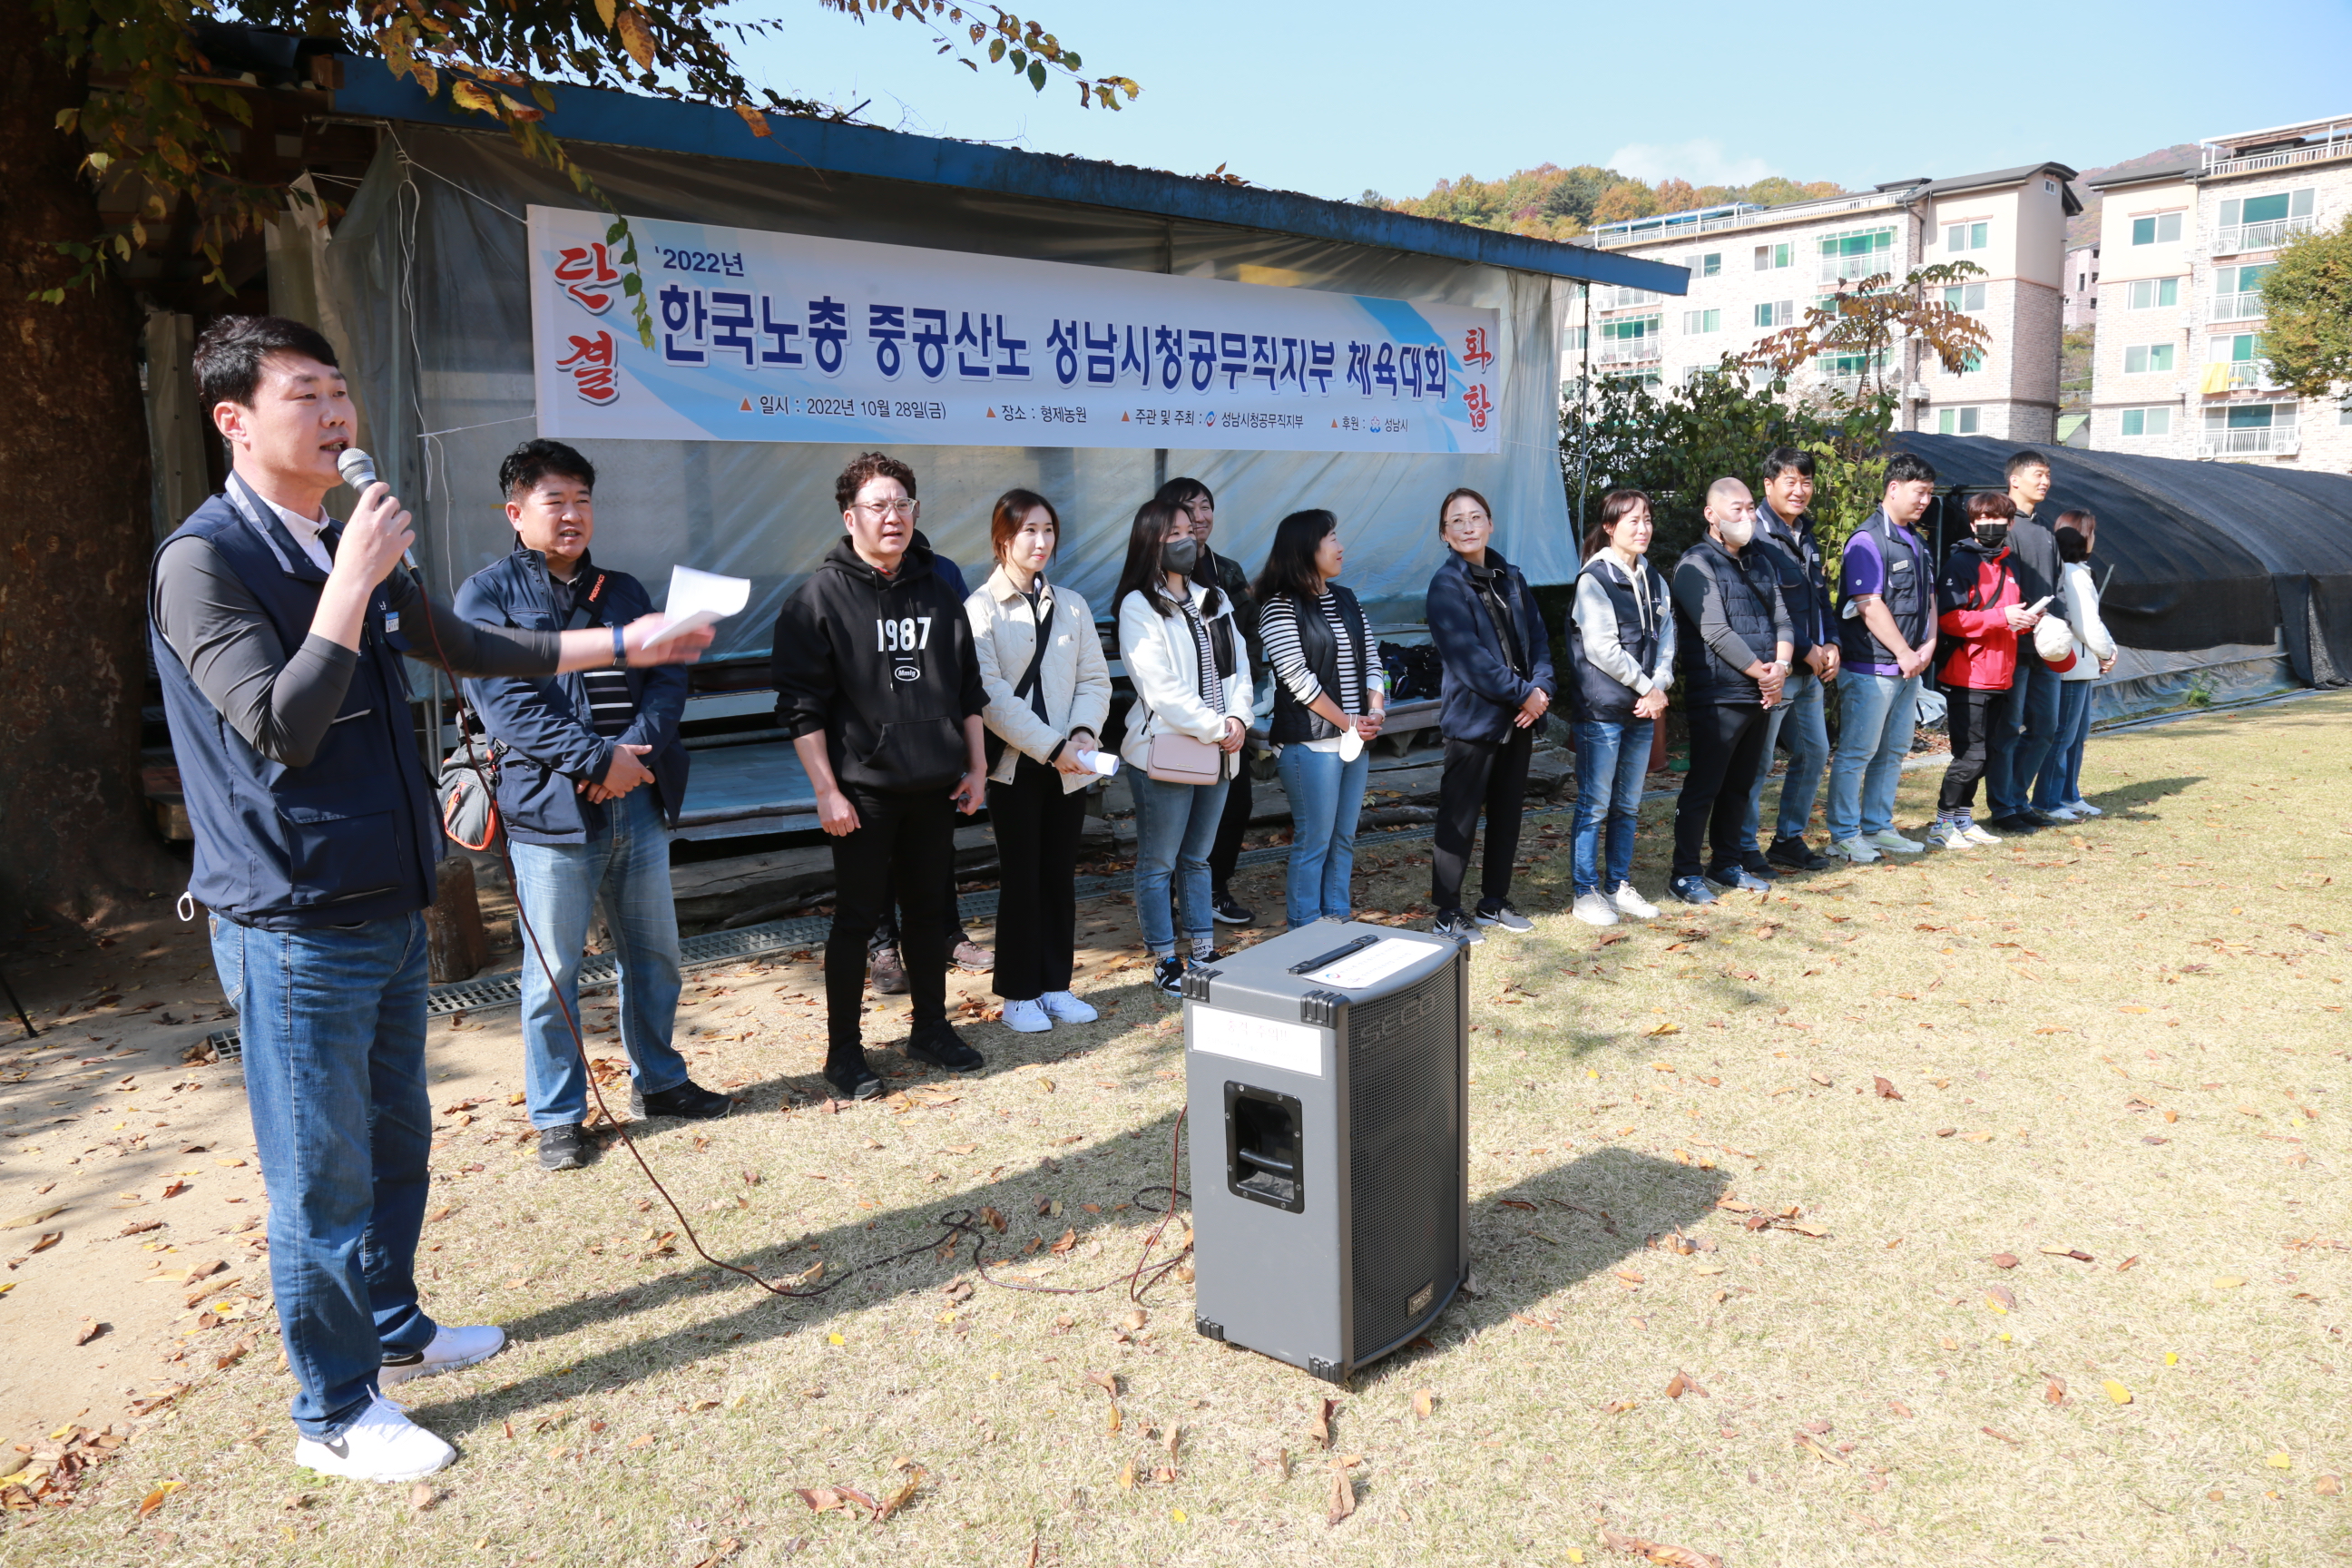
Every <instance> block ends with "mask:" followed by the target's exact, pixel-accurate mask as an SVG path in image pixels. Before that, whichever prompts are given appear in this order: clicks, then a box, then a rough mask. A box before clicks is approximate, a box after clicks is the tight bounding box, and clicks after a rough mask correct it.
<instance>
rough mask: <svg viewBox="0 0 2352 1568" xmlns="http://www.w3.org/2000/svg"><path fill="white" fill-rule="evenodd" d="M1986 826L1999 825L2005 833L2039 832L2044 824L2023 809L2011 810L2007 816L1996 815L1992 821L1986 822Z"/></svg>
mask: <svg viewBox="0 0 2352 1568" xmlns="http://www.w3.org/2000/svg"><path fill="white" fill-rule="evenodd" d="M1985 826H1988V827H1998V828H2000V830H2001V831H2002V832H2003V833H2039V832H2041V831H2042V824H2041V823H2039V822H2036V821H2035V820H2034V819H2033V818H2032V816H2028V815H2027V814H2026V813H2024V812H2021V811H2018V812H2011V814H2010V815H2009V816H1996V817H1994V818H1993V819H1992V820H1991V821H1990V822H1988V823H1987V824H1985Z"/></svg>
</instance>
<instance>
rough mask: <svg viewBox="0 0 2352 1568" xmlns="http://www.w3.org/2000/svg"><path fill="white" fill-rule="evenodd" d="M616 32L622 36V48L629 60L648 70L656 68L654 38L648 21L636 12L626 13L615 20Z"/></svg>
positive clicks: (629, 11) (628, 11)
mask: <svg viewBox="0 0 2352 1568" xmlns="http://www.w3.org/2000/svg"><path fill="white" fill-rule="evenodd" d="M613 26H614V31H616V32H618V33H619V34H620V35H621V47H624V48H625V49H627V50H628V51H629V58H631V59H633V60H635V61H636V62H637V64H638V65H639V66H640V67H642V68H645V69H646V70H651V69H653V68H654V36H653V32H652V30H651V29H650V28H648V27H647V26H646V19H645V18H644V17H643V16H639V15H638V14H637V13H636V11H635V10H634V9H631V10H627V11H624V12H622V13H621V14H620V16H617V17H615V18H614V23H613Z"/></svg>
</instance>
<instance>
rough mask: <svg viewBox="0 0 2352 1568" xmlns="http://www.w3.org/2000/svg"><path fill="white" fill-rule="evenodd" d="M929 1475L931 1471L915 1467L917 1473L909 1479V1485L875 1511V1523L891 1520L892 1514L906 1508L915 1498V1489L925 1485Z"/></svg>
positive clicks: (901, 1488) (883, 1501)
mask: <svg viewBox="0 0 2352 1568" xmlns="http://www.w3.org/2000/svg"><path fill="white" fill-rule="evenodd" d="M929 1474H930V1472H929V1470H926V1469H924V1468H923V1467H922V1466H920V1465H917V1466H916V1467H915V1473H914V1474H912V1475H910V1476H908V1478H907V1484H906V1485H905V1486H903V1487H900V1488H899V1489H898V1490H897V1491H895V1492H892V1493H891V1494H890V1495H889V1496H888V1497H887V1498H885V1499H883V1500H882V1506H881V1507H880V1508H879V1509H877V1510H875V1513H874V1522H875V1523H877V1524H879V1523H881V1522H882V1521H884V1520H886V1519H887V1518H889V1517H890V1516H891V1515H892V1514H894V1513H896V1512H898V1510H900V1509H902V1508H904V1507H906V1506H907V1504H908V1501H909V1500H911V1499H912V1498H913V1497H914V1495H915V1489H916V1488H917V1487H919V1486H921V1485H922V1484H923V1479H924V1478H925V1477H926V1476H928V1475H929Z"/></svg>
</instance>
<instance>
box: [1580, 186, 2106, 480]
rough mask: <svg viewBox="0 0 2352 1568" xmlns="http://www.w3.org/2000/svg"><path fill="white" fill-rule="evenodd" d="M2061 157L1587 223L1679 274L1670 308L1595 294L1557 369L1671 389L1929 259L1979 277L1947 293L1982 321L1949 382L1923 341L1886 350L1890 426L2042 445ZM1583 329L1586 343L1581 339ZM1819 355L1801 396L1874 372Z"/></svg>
mask: <svg viewBox="0 0 2352 1568" xmlns="http://www.w3.org/2000/svg"><path fill="white" fill-rule="evenodd" d="M2074 178H2075V173H2074V170H2072V169H2070V168H2067V167H2066V166H2065V165H2064V164H2063V163H2032V164H2028V165H2026V166H2024V167H2022V168H2015V169H1999V170H1994V171H1991V172H1990V173H1986V174H1963V175H1959V176H1957V177H1955V178H1951V179H1942V180H1927V179H1919V180H1896V181H1892V182H1890V183H1888V184H1883V185H1880V186H1877V187H1876V188H1874V189H1873V190H1870V191H1866V192H1861V193H1857V194H1853V195H1842V196H1830V197H1826V198H1822V199H1820V200H1815V201H1806V202H1792V203H1790V204H1789V205H1784V206H1773V207H1759V206H1748V205H1727V206H1718V207H1707V208H1704V209H1701V210H1699V211H1696V212H1686V213H1671V214H1666V215H1663V216H1657V217H1647V218H1633V219H1629V220H1627V221H1625V222H1623V223H1614V224H1605V225H1602V226H1600V227H1597V228H1595V229H1594V230H1593V231H1592V233H1591V237H1590V240H1589V243H1591V244H1592V245H1595V246H1598V247H1602V248H1605V249H1610V250H1622V251H1627V252H1630V253H1632V254H1634V255H1638V256H1643V257H1645V258H1649V259H1652V260H1656V261H1666V262H1672V263H1674V264H1675V265H1677V266H1681V267H1685V268H1688V269H1689V271H1690V275H1691V276H1690V291H1689V292H1688V293H1687V294H1685V295H1684V296H1683V297H1682V298H1680V299H1675V298H1672V297H1668V296H1664V295H1658V294H1651V293H1647V292H1644V291H1643V290H1640V289H1606V288H1596V289H1594V290H1593V292H1592V296H1591V301H1590V303H1591V311H1590V321H1589V324H1588V325H1586V326H1583V327H1572V328H1571V329H1570V339H1569V342H1568V343H1567V345H1566V348H1567V353H1565V354H1564V355H1563V366H1564V367H1566V366H1571V365H1574V364H1577V363H1580V361H1581V360H1582V358H1583V355H1584V354H1585V353H1586V352H1587V351H1588V350H1589V352H1590V356H1591V366H1592V374H1593V376H1594V377H1595V378H1596V379H1597V378H1601V377H1610V376H1631V377H1634V378H1637V379H1639V380H1641V381H1643V383H1645V384H1649V385H1653V386H1658V385H1668V384H1679V383H1681V382H1684V381H1685V380H1687V379H1688V378H1690V377H1692V376H1695V375H1698V374H1704V373H1706V372H1708V371H1712V370H1714V369H1715V368H1716V366H1717V363H1719V362H1720V361H1721V359H1722V357H1723V355H1724V354H1725V353H1746V352H1747V351H1748V350H1749V349H1751V348H1753V347H1754V346H1755V345H1756V344H1757V343H1758V342H1760V341H1761V340H1763V339H1764V338H1767V337H1769V336H1770V335H1771V334H1772V333H1774V332H1776V331H1780V329H1781V328H1783V327H1787V326H1790V325H1792V324H1794V323H1795V322H1796V321H1799V320H1800V319H1801V317H1802V315H1803V313H1804V310H1805V309H1806V307H1807V306H1809V305H1812V304H1815V303H1817V302H1819V301H1820V300H1823V299H1824V298H1826V297H1828V296H1830V295H1832V294H1833V293H1835V292H1836V290H1837V288H1838V285H1839V284H1840V283H1842V282H1843V283H1848V284H1851V283H1852V282H1853V281H1855V280H1858V279H1863V278H1867V277H1871V276H1873V275H1874V274H1878V273H1888V274H1892V275H1893V276H1894V277H1895V278H1897V279H1900V278H1902V277H1904V276H1905V275H1906V274H1907V273H1909V272H1910V271H1911V270H1912V269H1914V268H1918V267H1922V266H1926V265H1928V264H1930V263H1933V262H1939V261H1968V262H1971V263H1974V264H1975V265H1976V266H1977V267H1979V268H1982V272H1981V274H1980V275H1979V276H1976V277H1972V278H1970V279H1968V280H1967V281H1966V282H1964V283H1962V284H1959V285H1958V286H1956V287H1954V288H1951V289H1947V290H1946V291H1945V298H1946V300H1947V301H1948V303H1949V304H1951V305H1952V306H1953V307H1954V308H1955V309H1958V310H1965V311H1967V312H1968V313H1969V314H1970V315H1972V316H1974V317H1976V318H1977V319H1978V320H1979V321H1982V322H1983V323H1984V325H1985V328H1986V330H1987V331H1988V332H1989V334H1990V341H1989V342H1988V344H1987V346H1986V348H1985V349H1984V351H1983V352H1982V353H1980V354H1979V355H1978V356H1976V358H1975V359H1974V361H1973V363H1970V364H1969V367H1968V368H1966V369H1965V370H1963V371H1961V372H1958V373H1957V374H1955V373H1950V372H1947V371H1946V370H1945V369H1944V368H1943V367H1942V365H1941V364H1940V363H1938V362H1937V359H1936V356H1935V355H1934V354H1933V353H1931V352H1929V351H1928V349H1927V345H1926V344H1925V343H1924V342H1906V343H1902V344H1899V345H1896V347H1895V349H1894V350H1893V351H1892V353H1893V354H1894V356H1895V363H1892V364H1890V365H1887V366H1885V367H1883V369H1884V372H1885V381H1886V383H1887V384H1889V385H1890V386H1892V387H1894V388H1895V389H1896V392H1897V395H1898V398H1899V400H1900V401H1899V404H1898V406H1897V410H1896V417H1895V427H1896V428H1897V429H1901V430H1922V431H1932V432H1941V433H1943V434H1946V435H1956V436H1979V435H1980V436H1995V437H2002V438H2005V439H2008V440H2013V441H2047V440H2050V439H2052V438H2053V432H2054V428H2055V426H2056V422H2057V415H2058V371H2059V355H2060V348H2061V343H2060V340H2061V338H2062V337H2063V331H2064V329H2063V326H2062V324H2061V321H2062V316H2063V291H2064V289H2063V285H2064V284H2065V283H2067V282H2069V281H2071V279H2067V278H2065V277H2064V276H2063V267H2064V264H2065V256H2066V220H2067V218H2068V217H2070V216H2074V214H2075V213H2078V212H2080V211H2081V210H2082V207H2081V204H2080V203H2079V202H2078V201H2076V199H2075V197H2074V194H2073V192H2072V191H2071V190H2070V189H2069V188H2068V185H2067V182H2068V181H2070V180H2072V179H2074ZM1580 334H1582V335H1580ZM1863 358H1864V356H1861V355H1855V354H1848V355H1836V356H1824V357H1823V358H1822V359H1819V360H1816V361H1815V362H1814V363H1812V364H1811V366H1810V367H1808V368H1807V369H1805V370H1804V371H1802V372H1801V373H1800V374H1798V376H1797V377H1796V378H1795V379H1794V382H1793V385H1792V390H1793V391H1795V392H1796V393H1797V394H1798V395H1808V394H1818V393H1821V392H1824V391H1828V390H1832V389H1835V390H1839V391H1843V392H1845V393H1848V394H1851V393H1853V391H1854V390H1856V389H1857V388H1858V387H1859V386H1860V385H1861V384H1863V382H1864V375H1865V373H1866V372H1868V371H1870V370H1872V369H1873V368H1874V367H1871V366H1869V365H1866V364H1865V363H1863Z"/></svg>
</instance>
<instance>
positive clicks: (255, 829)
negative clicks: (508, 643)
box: [147, 495, 441, 931]
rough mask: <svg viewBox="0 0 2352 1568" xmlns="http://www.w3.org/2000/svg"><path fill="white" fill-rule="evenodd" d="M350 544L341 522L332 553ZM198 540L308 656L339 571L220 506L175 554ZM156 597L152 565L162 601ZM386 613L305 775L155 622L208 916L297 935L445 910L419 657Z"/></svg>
mask: <svg viewBox="0 0 2352 1568" xmlns="http://www.w3.org/2000/svg"><path fill="white" fill-rule="evenodd" d="M340 534H341V524H340V523H338V524H335V525H334V526H333V527H332V528H331V530H330V531H329V540H330V542H332V540H333V539H334V538H336V537H339V536H340ZM191 535H193V536H196V537H200V538H203V539H205V540H208V541H210V542H211V543H212V546H213V548H214V549H215V551H217V552H219V553H220V555H221V556H222V557H223V558H224V559H225V560H226V562H227V563H228V564H229V565H230V566H231V567H232V568H233V569H234V570H235V571H236V575H237V579H238V581H240V582H242V583H243V584H245V585H246V586H247V588H249V589H251V590H252V592H253V595H254V597H255V598H256V599H257V600H258V601H259V602H260V605H261V608H262V612H263V614H265V615H266V616H268V617H269V622H270V625H271V626H272V628H273V629H274V630H275V631H276V632H277V635H278V642H279V643H280V645H282V646H283V647H289V648H292V647H300V646H301V644H302V639H303V638H304V637H307V636H308V635H309V634H310V622H311V620H312V618H313V617H314V616H317V615H318V613H319V595H320V590H321V589H323V588H324V587H325V586H326V582H327V574H325V573H323V572H321V571H320V570H319V568H318V567H317V566H316V565H314V564H312V563H311V561H310V557H309V556H308V555H306V554H304V553H303V551H302V547H301V546H300V545H299V544H297V543H295V542H294V537H293V535H292V534H291V533H289V532H288V531H287V529H286V525H285V524H284V523H283V522H282V521H279V520H278V517H277V516H276V515H275V514H271V515H269V516H268V518H267V519H266V521H265V525H264V526H261V527H257V526H256V525H255V524H254V523H253V522H252V521H248V520H247V518H246V517H245V516H243V515H242V514H240V513H239V512H238V510H237V509H236V506H235V505H233V504H232V503H231V502H230V501H229V500H227V498H226V497H225V496H218V495H215V496H214V497H213V498H212V499H211V500H207V501H205V503H204V505H202V506H200V507H198V508H197V509H196V510H194V512H193V513H191V514H190V515H189V517H188V521H185V522H184V523H182V524H181V525H180V527H179V529H178V530H177V531H175V532H173V535H172V538H171V539H168V540H165V541H164V544H165V545H168V544H170V543H171V542H172V541H173V540H177V539H181V538H184V537H188V536H191ZM162 553H163V549H162V547H158V549H157V551H156V554H157V556H159V557H160V556H161V555H162ZM154 592H155V585H154V582H153V576H152V566H151V567H150V577H149V582H148V596H149V601H150V603H151V604H152V601H153V596H154ZM386 614H387V605H386V603H385V590H384V588H383V585H382V584H378V586H377V588H376V590H375V593H374V595H373V596H372V597H371V599H370V600H369V604H368V610H367V615H366V617H365V619H364V620H363V621H362V624H361V631H360V650H359V664H358V667H357V668H356V669H355V670H354V671H353V673H352V683H351V689H350V690H349V691H348V692H347V693H346V694H345V696H344V698H343V707H342V711H341V715H340V716H339V717H338V718H337V719H336V720H335V721H334V723H333V724H332V725H331V726H330V727H329V729H328V731H327V737H326V739H325V740H324V741H323V742H320V746H319V750H318V752H316V753H315V754H314V755H313V756H312V757H311V759H310V762H308V763H304V764H302V765H300V766H299V767H298V766H294V765H291V764H289V763H279V762H273V761H271V760H270V759H269V758H268V757H265V756H263V755H262V754H261V753H260V752H257V751H255V750H254V748H253V747H252V746H251V745H249V744H247V742H246V739H245V737H244V736H242V735H240V734H238V733H237V732H236V729H235V728H234V727H233V726H232V725H231V724H230V723H229V721H227V719H226V718H225V717H223V716H222V714H221V712H220V710H218V709H216V708H215V707H214V706H213V705H212V702H211V701H210V700H208V699H207V698H206V697H205V694H204V692H203V691H202V690H201V689H198V687H197V685H196V683H195V680H194V678H193V677H191V676H190V675H189V674H188V670H187V667H186V666H185V665H184V664H182V663H181V662H180V656H179V655H178V654H176V653H174V652H173V650H172V645H171V644H170V643H168V642H166V641H165V640H164V639H163V633H162V632H161V631H159V630H157V629H156V628H155V626H154V624H153V622H152V620H151V621H150V622H149V625H148V629H147V637H148V647H149V648H150V649H151V650H152V654H153V656H154V659H155V673H156V676H157V678H158V679H160V681H161V682H162V684H163V712H164V715H165V717H166V718H167V720H168V721H170V724H171V730H172V749H173V757H174V760H176V761H177V762H178V763H179V765H180V784H181V787H182V789H183V790H184V792H185V794H186V797H187V806H188V817H189V821H190V823H191V825H192V826H194V829H195V864H194V867H193V868H192V869H191V870H190V872H189V876H188V892H189V893H190V895H191V896H193V897H194V899H195V900H196V901H197V902H198V903H201V904H203V905H204V906H205V908H206V909H208V910H214V911H215V912H216V913H218V914H221V915H223V916H226V918H227V919H229V920H232V921H236V922H237V923H238V924H240V925H249V926H258V927H261V928H262V929H264V930H268V931H299V930H303V929H305V928H308V927H314V926H325V925H342V924H347V923H350V922H352V921H378V920H386V919H389V918H391V917H394V916H396V915H405V914H410V913H413V912H415V910H421V909H423V908H425V906H426V905H427V904H430V903H431V902H432V901H433V892H434V878H433V863H434V861H435V860H436V859H438V858H440V854H441V826H440V824H439V823H438V822H437V821H436V820H435V818H434V812H433V790H432V784H431V781H429V780H428V779H426V778H425V770H424V769H423V768H422V767H420V766H419V765H418V763H417V756H416V742H415V736H414V733H413V732H412V731H411V730H410V728H409V723H410V721H409V716H408V677H407V674H406V672H405V671H404V669H403V668H401V660H402V657H403V650H404V648H405V647H406V646H407V645H406V644H405V643H404V641H402V640H401V637H400V634H399V633H398V632H397V631H395V630H394V629H392V627H391V626H388V625H387V621H386Z"/></svg>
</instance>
